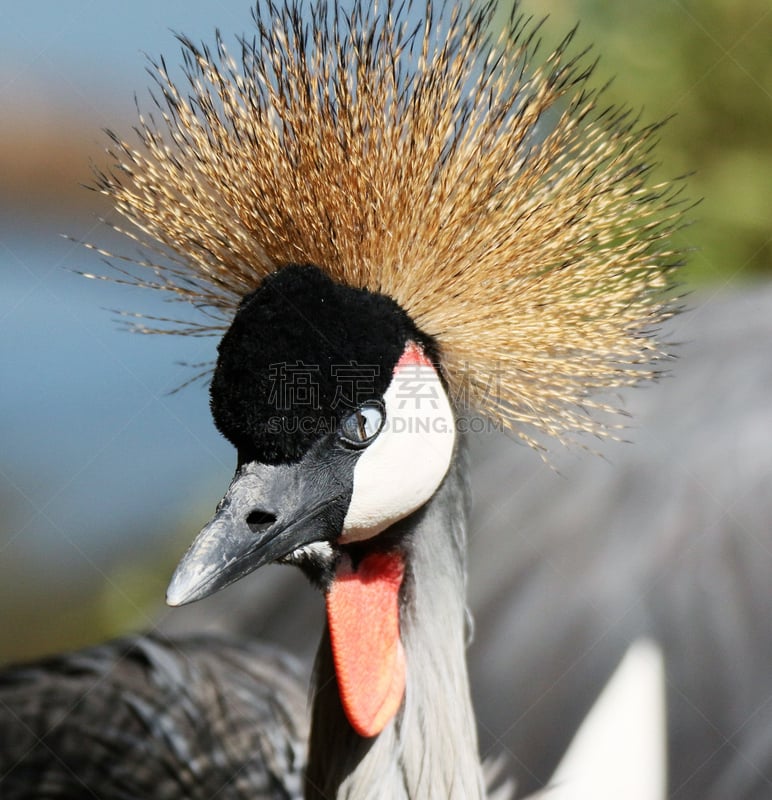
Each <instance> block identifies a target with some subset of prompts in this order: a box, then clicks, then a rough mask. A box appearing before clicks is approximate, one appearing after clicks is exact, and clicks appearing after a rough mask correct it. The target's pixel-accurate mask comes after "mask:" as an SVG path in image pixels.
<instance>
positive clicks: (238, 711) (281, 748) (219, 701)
mask: <svg viewBox="0 0 772 800" xmlns="http://www.w3.org/2000/svg"><path fill="white" fill-rule="evenodd" d="M306 737H307V722H306V714H305V689H304V688H303V682H302V680H301V679H300V678H299V676H298V670H297V665H296V664H295V663H294V662H293V661H292V659H291V658H289V657H288V656H286V655H285V654H283V653H280V652H278V651H277V650H276V649H275V648H270V647H267V646H264V645H257V644H250V643H239V644H235V643H233V642H230V641H228V640H225V639H214V638H212V637H202V638H200V639H199V638H189V639H180V640H165V639H160V638H158V637H155V636H139V637H134V638H129V639H122V640H117V641H114V642H110V643H107V644H104V645H100V646H97V647H92V648H89V649H86V650H82V651H79V652H76V653H71V654H68V655H62V656H56V657H54V658H51V659H48V660H45V661H41V662H37V663H34V664H29V665H20V666H16V667H12V668H9V669H6V670H5V671H4V672H3V673H0V742H1V743H2V745H0V797H2V798H3V800H32V798H35V799H36V800H69V799H70V798H72V799H74V798H91V797H98V798H103V799H104V800H147V798H151V797H152V798H154V800H211V798H213V797H217V798H218V800H258V799H259V800H295V799H296V798H300V797H301V796H302V772H301V770H302V767H303V765H304V762H305V747H306V744H305V743H306Z"/></svg>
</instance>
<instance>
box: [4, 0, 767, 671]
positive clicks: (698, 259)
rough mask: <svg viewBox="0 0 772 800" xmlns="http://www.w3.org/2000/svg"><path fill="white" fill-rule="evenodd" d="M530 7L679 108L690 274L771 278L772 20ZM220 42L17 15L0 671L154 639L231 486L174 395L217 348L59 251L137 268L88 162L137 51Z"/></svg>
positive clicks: (672, 169) (144, 13) (207, 23)
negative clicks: (167, 599)
mask: <svg viewBox="0 0 772 800" xmlns="http://www.w3.org/2000/svg"><path fill="white" fill-rule="evenodd" d="M767 2H768V0H767ZM526 10H528V11H532V12H533V13H535V14H536V15H537V16H540V15H542V14H546V13H548V12H551V14H552V17H551V18H550V20H549V22H548V25H547V29H546V30H547V35H546V38H547V40H548V42H553V43H556V42H557V41H558V40H559V38H560V37H561V36H562V34H563V33H564V32H565V31H566V30H567V29H568V28H569V27H571V26H572V25H573V24H574V22H575V21H576V20H577V19H580V18H581V19H582V20H583V25H582V27H581V28H580V31H579V37H578V38H579V43H580V44H586V43H587V42H589V41H595V42H596V52H598V53H599V54H603V55H604V58H603V60H602V62H601V66H600V68H599V80H601V81H603V80H606V79H608V78H609V77H611V76H612V75H615V74H616V75H619V78H618V79H617V81H616V82H615V84H614V86H613V87H612V89H611V92H612V95H611V96H612V98H613V97H617V96H618V97H620V98H624V99H626V100H627V101H629V103H630V104H631V105H632V106H633V107H635V108H640V107H644V108H645V116H646V117H647V119H649V120H655V119H659V118H662V117H664V116H667V115H669V114H671V113H673V112H679V111H680V112H681V123H679V122H678V121H676V122H675V123H673V124H672V125H671V126H670V127H668V128H666V129H665V131H664V132H663V139H664V141H665V146H664V148H663V151H662V153H663V156H662V157H663V158H664V159H665V161H666V169H665V170H664V171H663V174H664V175H667V176H669V175H672V174H674V173H681V172H691V171H694V170H700V174H701V175H702V178H700V177H698V178H696V179H695V181H694V184H693V185H694V186H696V190H693V194H694V195H695V196H699V195H700V194H703V193H705V192H706V191H709V192H710V197H709V199H708V201H707V202H706V204H705V207H704V212H698V213H697V214H695V216H697V217H700V216H702V218H703V219H704V220H707V222H708V223H709V224H707V225H705V224H703V226H702V230H700V229H699V228H697V229H692V230H690V231H688V232H686V233H685V234H684V242H683V243H684V244H686V245H687V246H689V245H691V244H692V243H696V242H701V237H705V238H707V239H708V240H710V237H711V235H713V236H714V238H715V239H716V243H715V248H714V249H710V247H705V248H703V249H702V250H701V251H700V252H699V253H697V254H695V256H694V258H693V264H694V263H696V265H697V266H696V268H695V267H693V272H692V273H690V279H691V280H694V281H695V282H696V283H698V284H699V283H701V282H705V281H712V282H713V284H714V285H722V284H724V283H727V282H729V281H736V280H740V279H743V278H747V277H748V276H749V275H756V276H758V274H759V273H760V272H762V271H763V270H760V269H759V267H758V265H759V264H767V265H768V264H769V262H770V259H769V253H770V241H772V235H770V234H772V225H771V224H770V213H769V211H770V207H771V205H772V203H771V202H770V186H772V180H769V181H767V178H766V177H765V176H767V175H768V173H767V172H765V170H767V169H769V170H770V173H772V155H770V152H772V150H771V149H770V144H769V140H770V137H769V132H770V130H772V125H771V124H770V123H772V110H771V109H772V100H770V98H772V59H770V58H769V42H770V37H769V35H768V34H769V32H770V29H771V27H772V13H770V11H771V10H770V8H768V7H765V4H760V3H758V2H756V1H755V0H745V1H744V2H740V3H731V4H730V3H729V2H728V0H726V2H724V1H723V0H712V2H710V3H704V4H696V3H692V4H689V3H683V4H679V3H672V2H670V0H654V2H652V3H649V4H646V5H643V4H641V5H640V6H637V7H635V8H630V9H627V8H626V7H624V8H623V7H622V5H621V4H608V3H602V2H592V0H586V2H569V0H562V1H561V0H554V2H540V3H538V4H533V5H532V6H528V5H527V6H526ZM649 23H650V24H649ZM216 28H219V29H220V30H222V31H223V33H224V35H225V39H226V41H233V37H235V35H238V34H241V33H248V32H250V30H251V19H250V4H249V2H248V1H247V0H218V1H217V2H214V0H213V1H212V2H190V1H189V0H188V1H187V2H182V0H165V2H163V3H158V2H150V0H134V2H132V3H104V2H97V0H92V1H91V2H86V1H85V0H78V2H71V3H60V2H53V0H50V1H49V2H42V3H36V4H34V5H30V4H21V3H9V2H5V3H3V7H2V23H1V24H0V108H2V109H3V111H2V115H1V116H0V420H2V422H1V423H0V437H1V438H0V504H1V506H0V507H1V508H2V515H0V630H1V633H0V661H2V660H5V659H9V658H18V657H22V656H29V655H35V654H38V653H42V652H46V651H49V650H55V649H59V648H61V647H65V646H75V645H79V644H83V643H86V642H89V641H94V640H97V639H99V638H102V637H103V636H107V635H112V634H115V633H117V632H120V631H122V630H125V629H127V628H131V627H137V626H141V625H144V624H148V623H149V622H150V621H151V620H153V619H154V618H155V617H156V615H157V614H158V613H159V612H160V603H161V599H162V597H163V591H164V588H165V584H166V581H167V579H168V575H169V572H170V570H171V569H172V567H173V564H174V562H175V560H176V558H177V557H178V555H179V553H180V552H181V550H182V548H183V547H184V546H185V544H186V543H187V542H188V541H189V540H190V538H191V536H192V535H193V534H194V533H195V532H196V531H197V530H198V527H199V526H200V525H201V523H202V522H203V521H205V520H206V519H207V518H208V516H209V514H210V513H211V511H212V509H213V508H214V505H215V503H216V502H217V500H218V499H219V497H220V495H221V494H222V491H223V490H224V488H225V487H226V485H227V482H228V480H229V478H230V475H231V472H232V469H233V466H234V463H235V458H234V455H233V453H232V452H231V448H230V446H229V445H228V444H227V443H226V442H224V440H222V438H221V437H220V436H219V434H217V432H216V431H215V430H214V427H213V426H212V424H211V422H210V419H209V412H208V399H207V392H206V386H205V385H204V384H203V383H201V382H199V383H196V384H194V385H191V386H188V387H187V388H185V389H184V390H183V391H180V392H178V393H173V390H174V389H175V388H177V387H179V386H180V385H181V384H183V383H184V382H185V381H187V380H188V379H189V378H191V377H192V376H193V375H194V374H195V373H196V371H197V370H196V369H194V368H192V367H190V366H186V364H187V365H189V364H199V363H203V362H210V361H212V360H213V358H214V354H215V346H216V341H215V340H214V339H206V338H205V339H195V338H175V337H146V336H139V335H132V334H129V333H127V332H125V331H124V330H122V328H121V326H120V324H117V323H116V322H115V317H116V315H115V313H113V312H112V311H110V309H125V310H130V311H135V310H136V311H142V312H145V313H149V314H162V315H163V314H165V313H168V312H169V309H168V307H166V306H164V305H163V303H162V301H161V298H159V297H156V296H155V295H154V294H153V293H152V292H143V291H141V290H136V289H127V288H125V287H119V286H115V285H113V284H110V283H107V282H101V281H88V280H85V279H84V278H82V277H80V276H79V275H77V274H75V272H74V271H79V270H82V271H86V272H96V273H105V272H106V268H105V267H104V265H103V264H102V263H101V259H100V257H99V256H98V255H97V254H96V253H94V252H93V251H89V250H86V249H85V248H84V247H82V246H81V245H80V244H78V243H76V242H73V241H70V240H68V239H66V238H63V236H62V235H63V234H66V235H67V236H69V237H72V238H73V239H75V240H78V241H88V242H97V243H99V244H100V245H102V246H105V247H107V248H108V249H113V250H115V251H118V252H122V253H131V252H133V251H132V247H131V245H130V243H127V242H116V241H115V237H114V236H112V235H111V234H110V232H109V231H108V229H107V228H106V227H105V226H104V225H102V224H100V222H99V221H98V217H99V216H100V215H107V216H109V215H110V210H109V209H107V208H105V207H104V206H103V205H102V203H101V198H100V197H99V196H98V195H97V194H96V193H94V192H90V191H87V190H86V189H84V188H81V187H80V186H79V185H78V184H79V183H86V184H88V183H89V181H90V167H89V163H90V162H91V161H93V162H94V163H96V164H102V165H105V164H107V163H108V160H107V158H106V156H105V155H104V149H105V146H106V142H107V139H106V137H105V136H104V135H103V134H102V133H101V130H102V129H103V128H106V127H109V128H114V129H116V130H118V131H122V132H126V131H128V130H129V128H130V126H131V124H133V120H134V117H135V113H136V112H135V107H134V99H133V97H134V94H135V93H136V95H137V96H138V98H139V101H140V105H142V106H144V107H147V93H146V87H148V86H149V84H150V82H151V81H150V78H149V77H148V75H147V73H146V68H147V59H146V56H145V55H144V54H145V53H147V54H149V55H151V56H156V55H158V54H164V55H165V57H166V59H167V62H168V63H169V64H170V65H174V64H176V63H177V61H178V58H177V53H178V50H179V48H178V45H177V43H176V42H175V40H174V36H173V33H172V31H181V32H184V33H185V34H187V35H188V36H190V37H191V38H193V39H194V40H205V41H209V42H211V41H213V38H214V30H215V29H216ZM679 36H681V37H683V42H684V44H683V46H679V41H681V40H679V39H678V37H679ZM687 44H688V46H689V47H690V48H692V50H687V49H686V47H687ZM692 52H695V53H697V54H698V55H696V56H694V57H691V56H690V57H688V58H687V57H686V56H687V54H688V53H692ZM758 65H761V66H758ZM693 70H697V72H696V73H695V72H693ZM695 75H696V77H695ZM730 79H731V81H732V82H734V81H737V82H739V84H738V85H739V86H740V87H742V88H738V89H736V90H734V89H732V86H733V85H734V84H733V83H732V84H731V85H729V86H727V85H725V81H729V80H730ZM614 93H616V94H614ZM721 98H724V101H725V105H724V106H723V107H720V106H712V105H710V103H714V104H715V103H718V102H719V101H720V100H721ZM744 102H747V103H748V104H749V108H751V111H752V112H753V113H755V114H756V116H755V117H754V116H749V114H751V112H746V111H745V110H743V109H744V106H743V105H742V103H744ZM732 104H735V105H732ZM679 124H680V125H681V127H679ZM712 126H714V127H715V130H714V128H713V127H712ZM671 131H672V134H671ZM726 131H729V132H730V133H731V136H730V135H729V134H728V133H726ZM721 132H724V133H721ZM725 134H726V136H727V140H728V141H732V142H735V143H738V142H739V146H738V148H737V150H734V149H731V148H728V145H726V146H725V147H724V150H725V151H726V152H727V155H728V156H731V159H733V161H731V163H729V162H727V163H726V164H723V163H718V162H717V161H716V158H715V157H714V156H710V154H708V155H706V153H708V149H709V148H708V147H707V145H708V144H709V142H718V143H720V142H721V136H722V135H725ZM732 137H733V138H732ZM754 137H755V138H754ZM757 141H760V142H762V144H760V145H757V144H756V142H757ZM764 143H766V144H764ZM764 147H766V150H764V149H763V148H764ZM754 148H757V150H758V151H757V150H754ZM758 148H761V149H758ZM730 149H731V152H729V150H730ZM738 153H739V155H738ZM711 159H713V160H711ZM733 165H734V166H733ZM721 176H723V177H721ZM701 181H702V182H701ZM721 181H723V183H722V182H721ZM711 182H712V183H711ZM708 185H710V188H708V189H706V187H707V186H708ZM726 186H732V187H734V190H735V191H734V194H732V195H727V191H726V189H725V187H726ZM749 195H750V197H749ZM749 208H750V210H748V209H749ZM716 209H718V210H716ZM715 219H718V222H714V220H715ZM717 225H718V226H719V228H718V234H717V233H716V232H717V228H716V226H717ZM721 225H724V226H725V227H723V228H721V227H720V226H721ZM706 230H707V235H706V234H705V233H704V232H705V231H706ZM727 231H728V233H727ZM708 244H710V242H708Z"/></svg>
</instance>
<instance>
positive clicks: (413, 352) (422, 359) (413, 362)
mask: <svg viewBox="0 0 772 800" xmlns="http://www.w3.org/2000/svg"><path fill="white" fill-rule="evenodd" d="M419 366H420V367H431V366H432V362H431V360H430V359H428V358H427V357H426V354H425V353H424V351H423V350H422V349H421V347H420V346H419V345H417V344H416V343H415V342H408V344H407V347H406V348H405V349H404V351H403V352H402V355H401V356H400V357H399V361H397V365H396V367H394V371H395V372H396V371H397V370H398V369H400V368H401V367H419Z"/></svg>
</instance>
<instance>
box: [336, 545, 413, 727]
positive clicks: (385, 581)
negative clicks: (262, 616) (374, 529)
mask: <svg viewBox="0 0 772 800" xmlns="http://www.w3.org/2000/svg"><path fill="white" fill-rule="evenodd" d="M404 572H405V565H404V562H403V560H402V556H401V555H399V554H397V553H373V554H372V555H369V556H366V557H365V558H363V559H362V560H361V561H360V562H359V564H358V566H357V570H356V572H355V571H354V570H353V568H352V566H351V562H350V561H349V559H348V558H346V559H344V560H343V561H342V562H341V564H340V565H339V566H338V569H337V572H336V575H335V579H334V581H333V583H332V587H331V588H330V591H329V592H328V593H327V624H328V625H329V628H330V641H331V643H332V656H333V661H334V662H335V674H336V676H337V679H338V691H339V693H340V698H341V701H342V703H343V709H344V711H345V712H346V717H347V718H348V721H349V722H350V723H351V727H352V728H353V729H354V730H355V731H356V732H357V733H358V734H359V735H360V736H365V737H370V736H376V735H377V734H379V733H380V732H381V731H382V730H383V729H384V727H385V726H386V724H387V723H388V722H389V720H390V719H391V718H392V717H393V716H394V714H396V713H397V710H398V709H399V707H400V705H401V704H402V697H403V695H404V694H405V651H404V650H403V648H402V642H401V641H400V638H399V588H400V586H401V585H402V577H403V575H404Z"/></svg>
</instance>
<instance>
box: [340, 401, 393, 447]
mask: <svg viewBox="0 0 772 800" xmlns="http://www.w3.org/2000/svg"><path fill="white" fill-rule="evenodd" d="M382 419H383V416H382V414H381V411H380V409H379V408H377V407H376V406H364V407H363V408H358V409H357V410H356V411H355V412H354V413H353V414H351V415H350V416H349V417H347V418H346V419H345V420H344V421H343V426H342V428H343V435H344V436H345V437H346V438H347V439H349V440H350V441H352V442H360V443H361V442H366V441H368V439H372V438H373V437H374V436H375V435H376V434H377V433H378V431H379V430H380V426H381V421H382Z"/></svg>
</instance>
